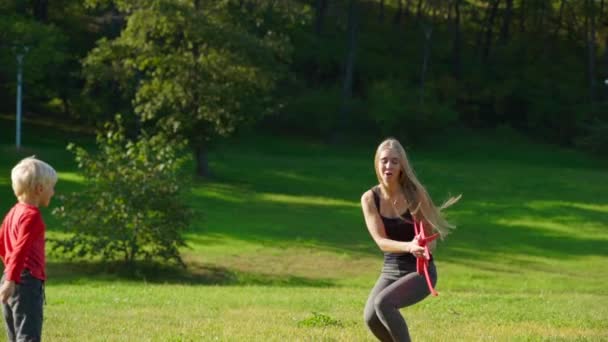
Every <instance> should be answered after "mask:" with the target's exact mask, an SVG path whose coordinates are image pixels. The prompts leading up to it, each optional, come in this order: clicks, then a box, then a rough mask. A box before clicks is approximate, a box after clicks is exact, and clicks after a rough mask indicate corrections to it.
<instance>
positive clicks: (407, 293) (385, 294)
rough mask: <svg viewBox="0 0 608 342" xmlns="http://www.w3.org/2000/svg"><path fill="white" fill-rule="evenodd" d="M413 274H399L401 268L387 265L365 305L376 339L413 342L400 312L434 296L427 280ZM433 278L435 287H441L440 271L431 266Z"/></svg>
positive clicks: (430, 264) (368, 324)
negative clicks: (438, 276) (438, 281)
mask: <svg viewBox="0 0 608 342" xmlns="http://www.w3.org/2000/svg"><path fill="white" fill-rule="evenodd" d="M415 267H416V266H415V265H414V269H413V270H407V271H404V270H399V269H398V268H397V265H394V266H393V265H385V266H384V269H383V270H382V274H381V275H380V278H378V281H377V282H376V285H375V286H374V288H373V289H372V292H371V293H370V295H369V297H368V299H367V304H366V305H365V311H364V318H365V323H366V324H367V326H368V327H369V329H370V330H371V331H372V333H373V334H374V335H376V337H377V338H378V339H379V340H380V341H383V342H384V341H385V342H397V341H398V342H401V341H410V340H411V339H410V334H409V332H408V330H407V324H406V323H405V320H404V319H403V316H401V313H400V312H399V309H400V308H404V307H406V306H410V305H413V304H415V303H417V302H419V301H421V300H423V299H424V298H425V297H426V296H428V295H429V294H430V292H429V288H428V286H427V284H426V280H425V278H424V276H422V275H419V274H418V273H416V270H415ZM429 276H430V278H431V283H432V284H433V287H434V286H435V284H436V283H437V270H436V269H435V264H434V263H433V262H430V263H429Z"/></svg>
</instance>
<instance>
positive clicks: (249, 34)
mask: <svg viewBox="0 0 608 342" xmlns="http://www.w3.org/2000/svg"><path fill="white" fill-rule="evenodd" d="M114 4H115V6H116V7H117V8H118V9H119V10H120V11H121V13H124V15H125V16H126V26H125V28H124V29H123V31H122V32H121V34H120V36H119V37H117V38H115V39H102V40H101V41H99V42H98V45H97V47H96V48H95V49H93V50H92V51H91V53H90V54H89V55H88V56H87V58H86V59H85V62H84V63H85V72H86V78H87V83H88V84H89V86H91V85H95V84H100V83H101V84H104V83H105V84H112V85H115V87H117V88H119V89H120V90H121V93H122V94H123V96H124V97H125V98H127V99H132V104H133V107H134V111H135V113H136V114H137V115H138V117H139V118H140V119H141V120H142V121H143V122H144V123H146V122H149V123H152V124H154V125H156V127H158V128H160V129H162V130H163V131H164V132H166V133H168V134H169V135H172V136H181V137H186V138H187V139H188V141H189V142H190V146H191V147H192V148H193V149H194V151H195V152H196V153H195V155H196V157H197V165H198V169H197V170H198V173H199V174H201V175H205V174H206V171H207V169H206V165H205V163H206V155H205V151H206V148H207V146H208V144H209V143H210V142H212V141H213V140H214V139H216V138H217V137H218V136H228V135H230V134H232V133H233V132H234V131H235V130H236V129H237V128H238V127H240V126H242V125H244V124H248V123H252V122H255V121H256V120H258V119H259V118H260V117H262V116H263V115H264V114H265V113H268V112H269V110H271V109H272V108H273V101H272V100H273V98H272V94H273V90H274V88H275V86H276V84H277V82H278V81H279V80H281V79H282V78H283V77H284V76H285V72H286V64H287V63H288V61H289V52H290V44H289V42H288V40H287V38H286V37H285V36H284V35H282V34H281V33H280V32H281V31H280V30H277V28H278V27H275V26H272V25H269V24H268V23H267V21H268V20H270V19H267V18H274V17H275V16H280V15H281V11H280V10H281V8H280V7H278V6H274V5H272V4H271V3H268V4H267V5H264V6H263V5H261V4H258V5H256V6H254V7H251V6H245V5H239V4H238V3H236V2H232V1H186V0H180V1H176V0H153V1H124V2H123V1H116V2H114ZM243 18H246V19H243ZM273 20H274V22H277V20H276V19H273ZM285 20H286V22H288V21H289V20H288V19H285Z"/></svg>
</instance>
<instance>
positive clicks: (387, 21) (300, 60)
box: [0, 0, 608, 158]
mask: <svg viewBox="0 0 608 342" xmlns="http://www.w3.org/2000/svg"><path fill="white" fill-rule="evenodd" d="M607 7H608V4H607V3H606V1H604V0H476V1H473V0H470V1H465V0H450V1H437V0H435V1H433V0H369V1H358V0H308V1H297V0H283V1H278V0H216V1H204V0H189V1H186V0H171V1H169V0H145V1H144V0H136V1H125V0H86V1H76V0H56V1H48V0H29V1H25V0H0V88H1V89H2V91H0V98H1V101H0V112H1V113H5V115H12V114H13V113H14V111H15V94H16V73H17V69H18V65H17V58H16V56H17V55H23V80H24V101H23V108H24V112H25V117H26V118H27V117H30V118H41V119H43V120H55V121H75V122H77V123H78V124H79V125H83V126H90V127H101V126H102V124H103V123H104V122H106V121H108V120H110V119H111V118H112V117H113V116H114V115H115V114H116V113H121V114H122V115H123V117H126V118H130V122H131V124H132V125H133V126H134V127H141V126H150V127H152V126H153V127H156V128H159V129H161V130H164V131H170V132H172V134H175V135H176V136H178V135H179V136H184V137H186V138H188V140H189V141H190V144H191V145H192V147H193V148H194V150H195V151H198V152H197V155H198V156H201V158H204V154H205V151H206V149H207V147H208V146H209V145H210V144H212V143H213V141H215V140H217V138H218V137H221V136H229V135H231V134H233V133H234V132H236V131H238V130H239V129H242V128H243V127H249V129H253V130H265V131H272V132H280V133H283V134H290V135H302V136H312V137H316V138H322V139H327V140H329V141H339V140H340V139H341V138H343V137H353V136H360V135H361V134H369V135H373V136H375V135H380V134H381V135H387V134H390V135H396V136H399V137H402V138H403V139H404V140H406V141H407V140H414V139H419V138H421V137H423V136H428V135H430V134H431V135H432V134H433V133H440V132H442V131H443V130H444V129H447V128H450V127H454V126H467V127H470V128H473V129H477V130H485V129H489V128H491V129H496V128H498V129H515V130H518V131H520V132H523V133H525V134H526V135H529V136H531V137H534V138H535V139H539V140H542V141H546V142H550V143H557V144H560V145H566V146H576V147H578V148H581V149H585V150H592V151H596V152H600V153H601V152H605V151H607V149H608V83H606V81H605V80H607V79H608V49H607V46H608V15H607V12H608V8H607ZM127 121H129V120H127ZM161 127H162V128H161Z"/></svg>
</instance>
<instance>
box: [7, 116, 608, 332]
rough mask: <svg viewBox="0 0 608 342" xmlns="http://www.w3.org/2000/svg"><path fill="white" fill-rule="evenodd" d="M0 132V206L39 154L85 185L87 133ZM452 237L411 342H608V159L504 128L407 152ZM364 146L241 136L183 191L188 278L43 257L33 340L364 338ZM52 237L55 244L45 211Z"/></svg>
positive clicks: (372, 256)
mask: <svg viewBox="0 0 608 342" xmlns="http://www.w3.org/2000/svg"><path fill="white" fill-rule="evenodd" d="M13 125H14V122H12V121H10V120H6V119H3V120H0V127H1V128H0V152H1V153H0V209H2V213H4V212H5V211H6V209H8V208H9V207H10V206H11V205H12V203H13V202H14V199H13V197H12V191H11V189H10V169H11V167H12V166H13V164H14V163H15V162H16V161H17V160H19V158H21V157H22V156H24V155H31V154H36V155H38V156H39V157H40V158H42V159H45V160H47V161H49V162H50V163H51V164H53V165H54V166H56V168H57V169H58V171H59V172H60V182H59V184H58V186H57V189H56V190H57V193H61V192H68V191H75V190H80V189H81V188H82V186H81V178H80V177H79V176H78V174H77V173H76V168H75V166H74V164H73V160H72V157H71V156H70V155H69V153H67V152H66V151H65V148H64V146H65V143H66V142H67V141H73V140H77V141H78V142H79V143H81V144H87V145H90V144H91V141H92V138H91V137H86V136H83V135H82V133H78V132H73V133H71V132H70V131H66V130H64V129H60V128H57V127H54V126H53V127H43V126H39V125H35V124H28V125H26V128H25V132H24V145H25V151H23V152H20V153H16V152H15V151H14V150H13V148H12V139H13V138H12V131H11V130H12V127H13ZM406 148H408V151H409V153H410V158H411V160H412V162H413V164H414V167H415V168H416V171H417V173H418V175H419V177H420V179H421V180H422V181H423V182H424V183H425V184H426V185H427V186H428V189H429V191H430V192H431V194H432V195H433V196H434V198H435V201H436V202H440V201H441V200H442V199H444V198H446V197H447V196H448V194H458V193H462V194H463V199H462V201H461V202H460V203H458V204H457V205H456V206H454V207H453V208H450V209H449V211H448V217H449V219H450V220H451V221H453V222H454V223H456V224H457V225H458V229H457V230H456V231H455V232H454V233H453V234H452V235H451V236H449V237H448V238H447V239H446V240H445V241H444V242H442V243H440V245H439V247H438V250H437V252H436V260H437V266H438V270H439V281H438V284H437V290H438V291H439V292H440V296H439V297H437V298H428V299H427V300H425V301H423V302H422V303H420V304H418V305H416V306H414V307H411V308H407V309H404V310H402V312H403V314H404V316H405V318H406V320H407V321H408V325H409V326H410V330H411V333H412V337H413V338H414V339H415V340H420V341H479V340H493V341H494V340H498V341H518V340H522V341H528V340H534V341H536V340H551V341H555V340H558V341H570V340H572V341H574V340H577V341H582V340H584V341H600V340H606V339H608V326H607V324H606V317H608V290H606V283H608V273H607V272H606V264H607V262H608V248H607V247H606V245H607V243H608V226H607V223H608V199H607V198H608V197H607V196H606V195H607V193H608V185H607V184H608V174H607V173H606V167H607V166H608V162H606V161H605V160H599V159H596V158H593V157H589V156H586V155H583V154H580V153H577V152H574V151H569V150H563V149H559V148H555V147H552V146H546V145H540V144H535V143H532V142H530V141H527V140H525V139H523V138H521V137H518V136H517V135H516V134H513V133H509V132H495V133H494V132H493V133H492V134H487V136H483V135H479V134H472V133H470V132H457V133H454V134H451V135H445V136H443V137H441V138H437V139H436V140H434V141H433V142H429V143H427V144H425V145H421V146H418V145H416V144H413V145H411V146H407V147H406ZM374 149H375V146H373V145H355V146H351V147H335V146H329V145H324V144H320V143H313V142H304V141H296V140H289V139H285V138H269V137H241V138H237V139H234V140H231V141H230V142H229V143H227V144H225V145H223V146H222V147H220V148H218V149H217V150H215V151H214V152H213V153H212V155H211V167H212V170H213V172H214V174H215V177H214V178H213V180H212V181H197V182H195V185H194V187H193V189H192V193H191V194H190V195H189V200H190V203H191V205H192V206H193V207H194V208H196V210H197V212H198V213H199V214H200V215H199V216H198V218H197V220H196V221H195V222H194V223H193V224H192V226H191V227H190V229H189V231H188V233H187V241H188V244H189V247H188V248H185V249H184V250H183V255H184V257H185V260H186V261H187V264H188V269H187V270H185V271H180V270H175V269H171V268H166V269H162V268H161V269H150V270H146V269H144V270H142V271H141V272H140V273H139V274H137V275H135V276H133V275H131V276H129V275H123V272H121V271H120V270H116V268H115V266H112V265H105V266H104V265H98V264H94V263H84V262H69V261H68V260H64V259H63V258H61V257H57V256H53V257H51V258H50V260H49V265H48V266H49V271H48V273H49V281H48V283H47V287H46V291H47V304H48V305H47V306H46V307H45V310H46V311H45V327H44V335H45V338H46V339H47V340H51V341H52V340H61V341H84V340H87V341H107V340H116V341H121V340H122V341H127V340H129V341H148V340H150V341H199V340H205V341H206V340H210V341H212V340H220V341H286V340H289V341H291V340H315V341H318V340H323V341H365V340H369V341H371V340H372V335H371V334H370V333H369V332H368V331H367V330H366V327H365V326H364V324H363V321H362V315H363V313H362V310H363V306H364V303H365V300H366V297H367V294H368V292H369V290H370V289H371V287H372V286H373V283H374V282H375V280H376V277H377V276H378V272H379V271H380V267H381V264H382V256H381V253H380V252H379V250H378V249H377V247H376V246H375V245H374V243H373V241H372V240H371V238H370V237H369V234H368V233H367V230H366V228H365V226H364V224H363V218H362V214H361V210H360V208H359V198H360V196H361V194H362V193H363V192H364V191H365V190H366V189H368V188H369V187H371V186H373V185H374V184H375V175H374V171H373V161H372V158H373V153H374ZM43 213H44V215H45V217H46V220H47V223H48V229H49V233H48V234H49V235H50V236H53V235H57V234H60V232H59V231H58V229H57V227H58V225H57V222H56V221H55V219H54V218H53V217H52V216H51V215H50V210H48V209H46V210H44V212H43Z"/></svg>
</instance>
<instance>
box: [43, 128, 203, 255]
mask: <svg viewBox="0 0 608 342" xmlns="http://www.w3.org/2000/svg"><path fill="white" fill-rule="evenodd" d="M97 145H98V148H99V152H98V153H96V154H89V153H88V152H87V151H85V150H84V149H83V148H80V147H76V146H75V145H74V144H70V145H69V146H68V150H70V151H72V152H73V153H74V154H75V159H76V162H77V164H78V168H79V169H80V171H81V172H82V174H84V177H85V181H86V186H85V189H84V190H83V191H80V192H77V193H72V194H70V195H68V196H66V197H63V198H60V201H61V202H63V203H62V205H61V206H60V207H58V208H56V209H55V210H54V211H53V214H54V215H55V216H56V217H58V218H59V219H60V220H59V221H60V222H61V224H62V225H63V226H65V228H66V230H67V231H68V232H69V233H72V235H71V236H70V237H69V238H67V239H60V240H59V239H54V240H51V241H50V242H51V246H52V248H53V250H54V251H55V252H62V253H64V254H67V255H68V256H70V257H79V258H84V257H96V256H101V258H102V259H103V260H104V261H109V260H122V261H124V262H125V263H127V264H134V262H135V261H136V260H142V259H143V260H145V261H154V260H162V261H173V262H175V263H177V264H180V265H183V262H182V260H181V257H180V254H179V247H180V246H184V245H185V242H184V240H183V238H182V234H181V233H182V232H183V230H184V229H185V228H186V227H187V226H188V224H189V222H190V218H191V212H190V210H189V209H188V208H187V206H186V205H185V203H184V202H183V194H182V193H183V191H184V190H185V189H187V184H186V183H185V181H184V179H186V177H184V174H182V166H183V164H184V162H186V160H187V159H186V157H184V155H185V154H184V153H183V152H184V151H185V146H186V145H185V142H178V143H176V142H174V141H168V140H167V139H166V138H165V137H164V136H163V135H148V134H146V133H142V134H141V135H140V136H139V137H138V139H137V140H134V141H132V140H129V139H127V137H126V135H125V129H124V127H123V124H122V121H121V119H120V116H118V117H117V119H116V122H115V123H110V124H107V125H106V126H105V131H104V132H103V133H99V134H98V136H97Z"/></svg>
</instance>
